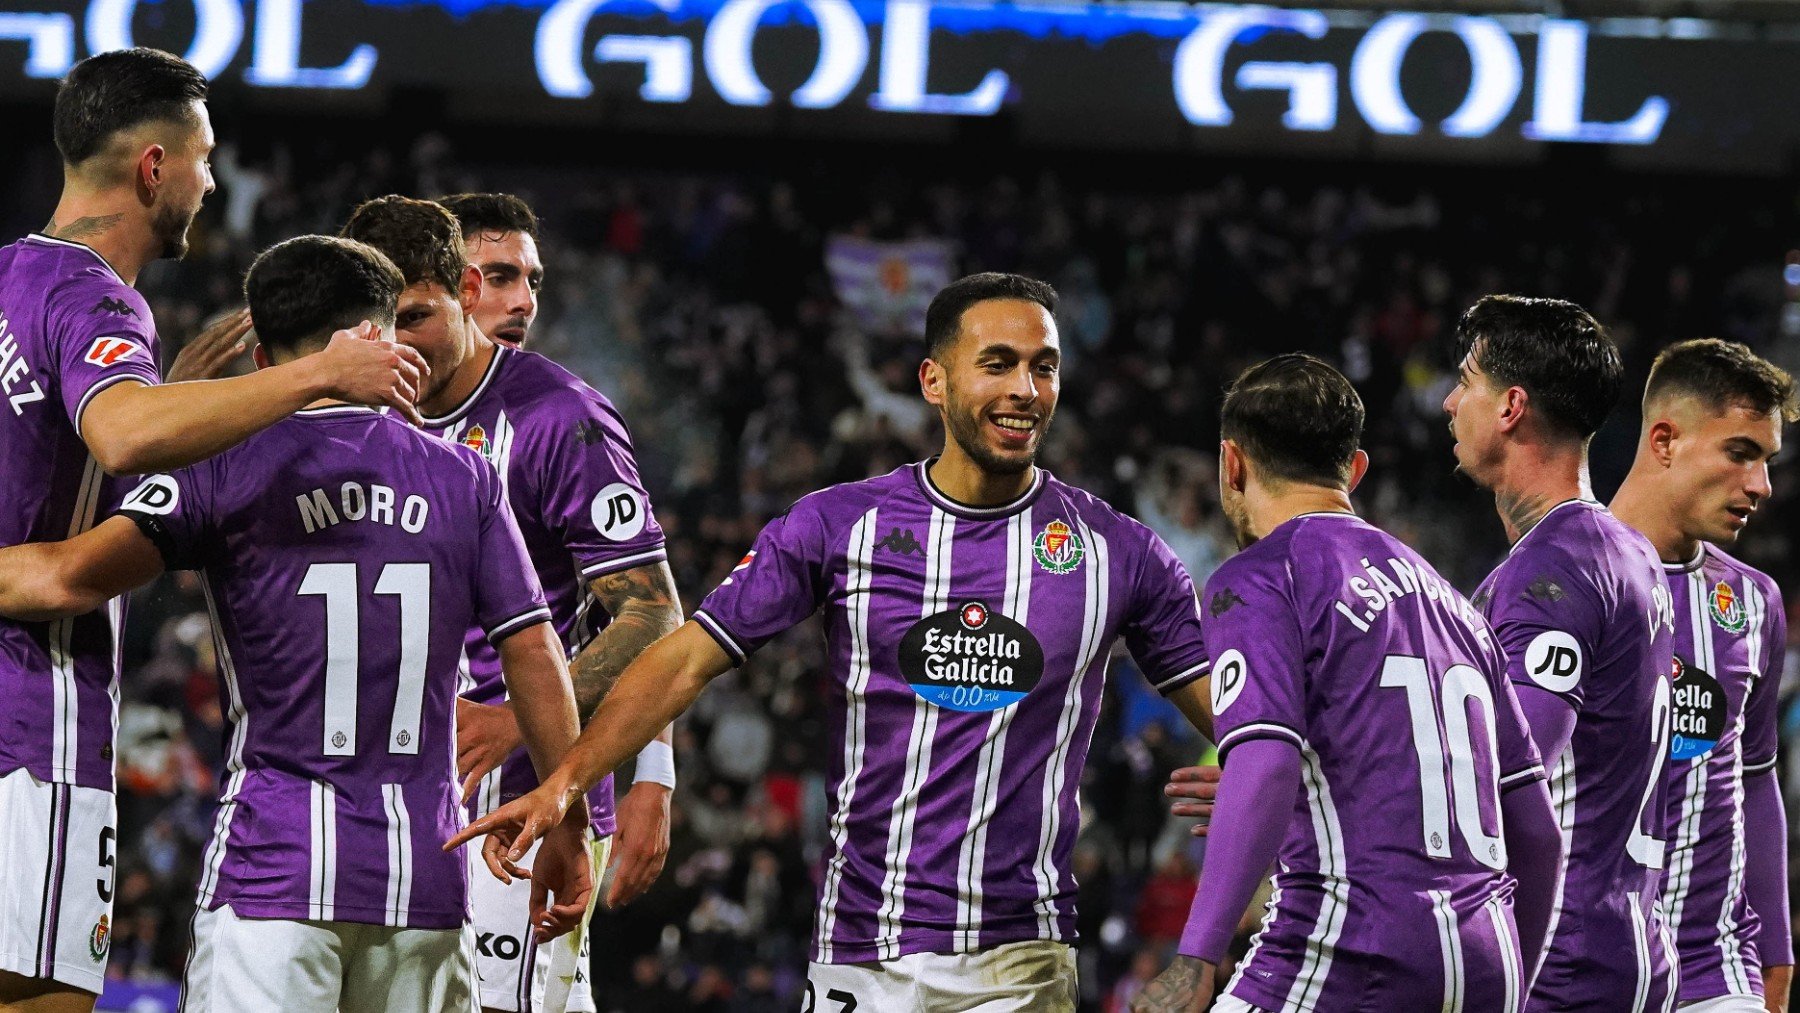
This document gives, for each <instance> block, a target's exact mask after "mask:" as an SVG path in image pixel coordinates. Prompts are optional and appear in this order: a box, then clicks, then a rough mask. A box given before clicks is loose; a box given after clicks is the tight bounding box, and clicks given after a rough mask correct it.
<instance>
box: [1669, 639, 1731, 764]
mask: <svg viewBox="0 0 1800 1013" xmlns="http://www.w3.org/2000/svg"><path fill="white" fill-rule="evenodd" d="M1674 675H1675V698H1674V708H1673V710H1672V712H1671V713H1670V715H1669V729H1670V732H1671V737H1670V739H1669V759H1671V760H1692V759H1694V758H1695V757H1698V756H1705V755H1706V754H1707V753H1710V752H1712V750H1713V747H1714V746H1717V745H1718V744H1719V739H1721V738H1723V737H1724V735H1725V687H1723V686H1721V685H1719V680H1717V679H1715V678H1713V677H1712V676H1711V675H1709V674H1707V673H1706V672H1703V671H1701V670H1700V669H1698V668H1696V667H1694V666H1693V665H1690V664H1688V663H1686V662H1684V661H1682V660H1681V659H1680V658H1676V659H1675V668H1674Z"/></svg>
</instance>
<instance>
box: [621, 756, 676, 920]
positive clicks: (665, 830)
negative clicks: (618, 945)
mask: <svg viewBox="0 0 1800 1013" xmlns="http://www.w3.org/2000/svg"><path fill="white" fill-rule="evenodd" d="M670 794H672V793H671V792H670V791H669V789H668V788H666V787H664V786H663V785H660V784H657V783H655V782H654V781H639V782H638V783H637V784H634V785H632V786H631V790H630V791H628V792H626V793H625V795H624V797H623V798H621V799H619V811H618V819H619V829H618V832H617V833H615V834H613V853H612V870H613V874H612V885H611V886H610V887H608V888H607V891H606V906H607V907H609V908H617V907H624V906H625V905H627V904H629V903H631V902H632V901H634V900H637V899H638V898H639V897H642V896H643V895H644V891H646V890H648V889H650V886H651V884H653V883H655V882H656V877H658V876H660V875H662V870H663V862H664V861H665V860H667V859H668V857H669V796H670Z"/></svg>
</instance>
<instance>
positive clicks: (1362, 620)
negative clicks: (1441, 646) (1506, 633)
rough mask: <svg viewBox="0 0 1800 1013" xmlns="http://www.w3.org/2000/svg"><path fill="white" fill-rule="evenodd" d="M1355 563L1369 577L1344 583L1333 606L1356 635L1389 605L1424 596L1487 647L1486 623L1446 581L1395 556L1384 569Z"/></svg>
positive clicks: (1370, 564) (1364, 561) (1365, 559)
mask: <svg viewBox="0 0 1800 1013" xmlns="http://www.w3.org/2000/svg"><path fill="white" fill-rule="evenodd" d="M1357 562H1359V563H1361V564H1362V568H1363V573H1366V574H1368V577H1367V578H1366V579H1365V578H1363V577H1361V576H1352V577H1350V578H1349V579H1348V580H1346V581H1345V582H1344V586H1345V589H1346V590H1347V591H1348V592H1349V593H1348V594H1345V595H1343V596H1341V597H1339V598H1338V600H1337V601H1335V602H1333V603H1332V606H1333V607H1334V608H1336V609H1337V611H1338V613H1339V614H1340V615H1342V616H1343V617H1344V618H1345V619H1348V620H1350V625H1352V626H1354V627H1356V628H1357V629H1358V630H1359V631H1361V632H1363V633H1367V632H1369V630H1371V629H1372V628H1373V627H1372V626H1371V625H1370V624H1371V623H1373V622H1374V621H1375V618H1376V617H1377V616H1379V615H1381V614H1382V613H1383V612H1386V611H1387V608H1388V606H1389V605H1390V604H1392V603H1394V602H1396V601H1399V600H1400V599H1401V598H1404V597H1406V596H1407V595H1424V596H1425V598H1426V599H1427V600H1428V601H1434V602H1442V603H1444V604H1446V605H1448V606H1450V610H1451V611H1452V612H1454V613H1455V614H1456V617H1457V618H1458V619H1461V620H1462V623H1463V625H1464V626H1467V627H1468V628H1469V632H1470V633H1473V634H1475V639H1476V640H1478V641H1480V642H1481V646H1483V647H1486V646H1488V625H1487V623H1486V622H1485V621H1484V620H1483V619H1482V618H1481V613H1480V612H1477V611H1476V610H1475V606H1474V605H1471V604H1470V603H1469V601H1468V599H1466V598H1463V597H1462V596H1461V595H1458V594H1457V593H1456V589H1455V588H1453V587H1451V586H1450V582H1449V581H1447V580H1445V579H1444V578H1442V577H1439V576H1438V575H1436V574H1434V573H1421V572H1420V571H1419V569H1418V568H1417V567H1415V566H1413V565H1412V564H1411V563H1409V562H1407V561H1406V560H1404V559H1400V558H1398V557H1394V556H1389V557H1388V560H1387V569H1383V568H1382V567H1381V566H1378V565H1375V564H1372V563H1370V562H1369V557H1367V556H1364V557H1363V558H1361V559H1359V560H1357ZM1389 570H1391V571H1393V575H1392V576H1389V575H1388V571H1389ZM1353 596H1354V598H1356V599H1357V600H1358V601H1360V603H1361V604H1362V605H1363V606H1364V607H1363V608H1362V609H1360V610H1359V609H1358V608H1357V606H1356V605H1355V604H1352V603H1351V602H1350V601H1349V599H1350V598H1351V597H1353Z"/></svg>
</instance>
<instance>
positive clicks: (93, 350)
mask: <svg viewBox="0 0 1800 1013" xmlns="http://www.w3.org/2000/svg"><path fill="white" fill-rule="evenodd" d="M143 350H144V346H142V345H140V344H138V343H137V342H135V341H133V340H131V339H130V338H95V339H94V343H93V344H91V345H89V346H88V350H87V354H86V355H84V356H82V359H83V360H84V361H86V362H89V363H92V364H93V365H96V366H116V365H118V364H119V363H121V362H124V361H125V360H126V359H130V358H133V357H135V356H136V355H137V354H138V353H140V352H142V351H143Z"/></svg>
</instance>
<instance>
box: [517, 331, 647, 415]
mask: <svg viewBox="0 0 1800 1013" xmlns="http://www.w3.org/2000/svg"><path fill="white" fill-rule="evenodd" d="M495 354H496V355H499V356H501V357H502V361H501V362H500V363H499V366H500V376H499V378H498V380H497V386H499V387H501V388H503V389H504V391H505V394H506V397H507V400H508V402H509V403H510V404H512V405H514V406H517V407H534V408H539V409H543V410H544V411H545V413H547V414H552V415H557V416H561V415H565V414H569V415H573V414H592V413H593V412H596V411H597V412H599V413H601V414H603V415H606V416H609V417H612V418H618V417H619V410H618V408H617V407H616V406H614V405H613V403H612V400H611V399H610V398H608V397H607V396H606V395H605V394H602V393H600V392H599V391H597V390H595V389H594V388H593V387H592V386H591V385H590V384H589V383H588V382H587V381H586V380H583V379H582V378H581V377H579V376H577V375H575V373H574V372H573V371H571V370H570V369H569V368H568V367H567V366H564V365H563V364H562V363H560V362H557V361H556V360H555V359H552V358H550V357H549V356H546V355H540V354H538V353H537V352H532V351H527V350H525V349H522V348H501V349H499V350H498V351H497V352H496V353H495Z"/></svg>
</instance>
